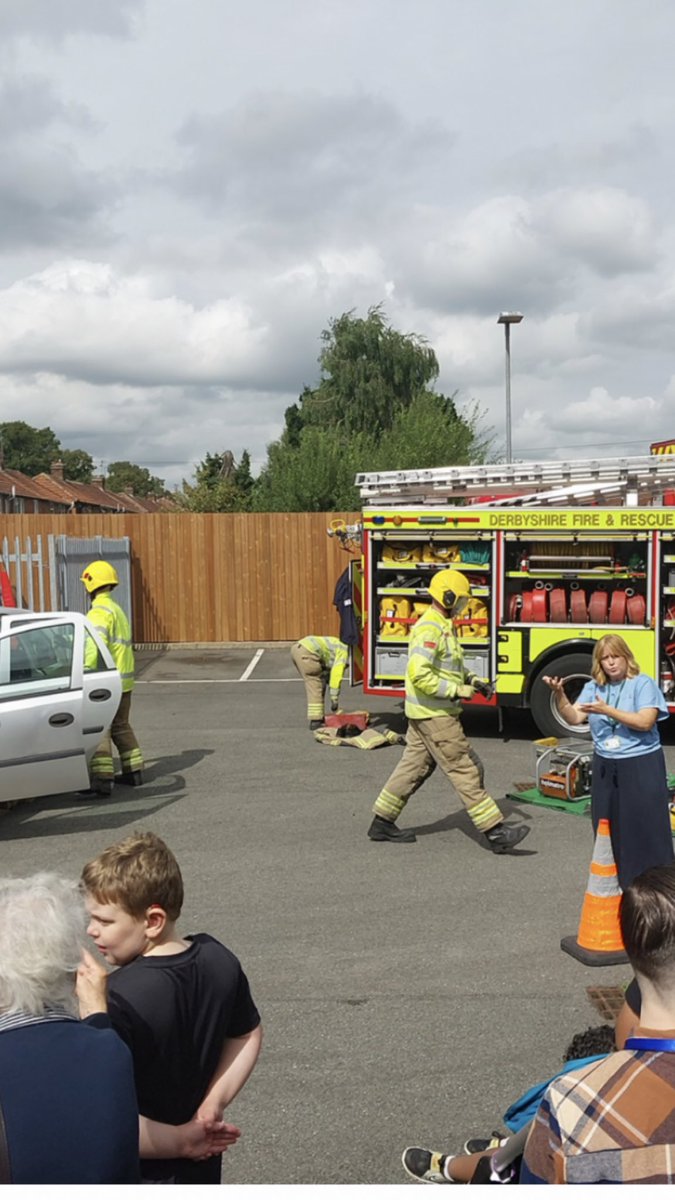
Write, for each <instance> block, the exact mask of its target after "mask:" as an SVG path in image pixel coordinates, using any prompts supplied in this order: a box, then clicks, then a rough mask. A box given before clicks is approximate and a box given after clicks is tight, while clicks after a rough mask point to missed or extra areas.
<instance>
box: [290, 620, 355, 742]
mask: <svg viewBox="0 0 675 1200" xmlns="http://www.w3.org/2000/svg"><path fill="white" fill-rule="evenodd" d="M348 657H349V647H348V646H345V644H344V642H341V641H340V639H339V638H336V637H318V636H316V635H310V636H309V637H304V638H301V639H300V641H299V642H296V643H295V645H294V646H292V647H291V658H292V659H293V666H294V667H295V669H296V671H298V672H299V673H300V675H301V676H302V679H303V682H304V685H305V692H306V693H307V720H308V721H309V727H310V729H320V728H321V726H322V725H323V717H324V708H325V695H326V684H327V685H328V688H329V690H330V707H331V712H337V710H338V703H339V700H340V688H341V687H342V677H343V675H344V673H345V667H346V666H347V659H348Z"/></svg>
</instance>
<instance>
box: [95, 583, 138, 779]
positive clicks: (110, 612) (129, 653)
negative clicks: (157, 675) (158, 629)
mask: <svg viewBox="0 0 675 1200" xmlns="http://www.w3.org/2000/svg"><path fill="white" fill-rule="evenodd" d="M80 578H81V581H82V583H83V584H84V586H85V587H86V589H87V591H88V592H89V595H90V596H91V608H90V609H89V612H88V613H87V617H88V619H89V620H90V621H91V623H92V625H94V626H95V628H96V630H97V632H98V633H99V634H100V635H101V637H102V639H103V641H104V642H105V644H106V646H107V647H108V649H109V651H110V653H111V655H112V657H113V661H114V663H115V666H116V667H117V670H118V671H119V673H120V675H121V676H122V699H121V700H120V702H119V706H118V709H117V712H116V713H115V716H114V717H113V721H112V725H111V728H110V731H109V732H108V733H107V734H106V736H105V737H104V738H103V740H102V741H101V742H99V744H98V746H97V747H96V751H95V753H94V757H93V758H92V760H91V762H90V764H89V771H90V774H91V782H92V790H93V791H94V792H96V793H98V794H99V795H102V796H109V795H110V793H111V792H112V788H113V782H114V780H115V769H114V766H113V757H112V745H111V742H114V743H115V746H116V747H117V752H118V754H119V756H120V762H121V765H122V773H121V775H118V776H117V782H118V783H124V784H129V785H130V786H131V787H138V786H139V785H140V784H141V783H142V782H143V774H142V771H143V755H142V754H141V751H140V748H139V745H138V742H137V741H136V735H135V734H134V731H133V729H132V728H131V725H130V724H129V709H130V707H131V693H132V690H133V686H134V651H133V647H132V644H131V629H130V628H129V622H128V620H127V617H126V614H125V613H124V612H123V610H122V609H121V608H120V606H119V604H118V603H117V601H116V600H114V599H113V597H112V594H111V593H112V590H113V588H116V587H117V585H118V583H119V578H118V575H117V571H116V570H115V568H114V567H113V566H112V565H111V564H110V563H108V562H103V561H97V562H92V563H89V566H88V567H85V569H84V571H83V573H82V575H81V576H80ZM97 661H98V650H97V649H96V645H95V643H94V641H93V639H92V638H89V639H88V640H87V645H86V650H85V658H84V665H85V671H86V670H87V669H89V670H93V669H95V667H96V663H97Z"/></svg>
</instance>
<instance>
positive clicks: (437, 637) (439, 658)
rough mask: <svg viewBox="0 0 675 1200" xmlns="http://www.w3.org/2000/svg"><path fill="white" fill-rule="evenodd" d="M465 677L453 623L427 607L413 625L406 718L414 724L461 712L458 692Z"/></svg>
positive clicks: (407, 681)
mask: <svg viewBox="0 0 675 1200" xmlns="http://www.w3.org/2000/svg"><path fill="white" fill-rule="evenodd" d="M465 676H466V671H465V669H464V656H463V654H462V647H461V646H460V644H459V641H458V640H457V637H456V636H455V631H454V629H453V627H452V621H451V620H450V618H449V617H444V616H443V614H442V613H440V612H439V611H438V609H436V608H432V607H429V608H428V609H427V611H426V613H425V614H424V616H422V617H420V619H419V621H417V622H416V624H415V625H413V627H412V629H411V631H410V642H409V645H408V665H407V668H406V673H405V715H406V717H412V718H413V720H415V721H422V720H424V719H425V718H428V717H440V716H443V715H444V714H450V715H451V716H456V715H457V713H459V712H461V707H462V706H461V704H460V703H459V700H458V699H457V689H458V688H459V687H461V686H462V684H463V683H464V680H465Z"/></svg>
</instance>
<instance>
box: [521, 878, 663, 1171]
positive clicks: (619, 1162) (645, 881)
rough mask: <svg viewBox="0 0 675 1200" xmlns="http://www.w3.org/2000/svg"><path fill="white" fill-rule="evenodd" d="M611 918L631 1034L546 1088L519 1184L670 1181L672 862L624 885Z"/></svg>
mask: <svg viewBox="0 0 675 1200" xmlns="http://www.w3.org/2000/svg"><path fill="white" fill-rule="evenodd" d="M620 922H621V932H622V936H623V941H624V945H625V947H626V953H627V955H628V958H629V960H630V963H631V966H632V968H633V970H634V972H635V977H636V979H637V982H638V985H639V988H640V997H641V1011H640V1025H639V1028H638V1029H637V1031H636V1033H635V1035H634V1036H631V1037H629V1038H628V1040H627V1041H626V1045H625V1049H623V1050H621V1051H618V1052H617V1053H616V1054H610V1055H608V1057H607V1058H605V1059H604V1060H603V1061H602V1062H599V1063H594V1064H591V1065H590V1066H587V1067H584V1068H582V1069H580V1070H574V1071H571V1072H569V1073H566V1074H564V1075H562V1076H561V1077H560V1078H559V1079H557V1080H555V1081H554V1082H553V1083H552V1084H551V1086H550V1087H549V1088H548V1090H547V1092H546V1095H545V1097H544V1099H543V1101H542V1103H541V1105H540V1107H539V1111H538V1112H537V1116H536V1118H535V1121H534V1125H533V1127H532V1130H531V1132H530V1134H529V1137H528V1139H527V1143H526V1146H525V1151H524V1155H523V1163H522V1168H521V1172H520V1183H525V1184H536V1183H547V1184H550V1183H586V1184H592V1183H632V1184H639V1183H661V1184H664V1183H673V1182H675V1156H674V1154H673V1147H674V1146H675V866H673V865H671V866H665V867H653V868H651V869H650V870H648V871H645V872H644V873H643V874H642V875H639V876H638V877H637V878H636V879H634V880H633V882H632V884H631V885H630V886H629V887H628V888H627V889H626V890H625V891H624V893H623V895H622V897H621V905H620Z"/></svg>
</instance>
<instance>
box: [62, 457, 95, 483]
mask: <svg viewBox="0 0 675 1200" xmlns="http://www.w3.org/2000/svg"><path fill="white" fill-rule="evenodd" d="M61 461H62V463H63V476H64V479H68V480H72V481H73V483H91V478H92V475H93V473H94V460H93V458H92V457H91V454H87V451H86V450H62V451H61Z"/></svg>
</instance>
